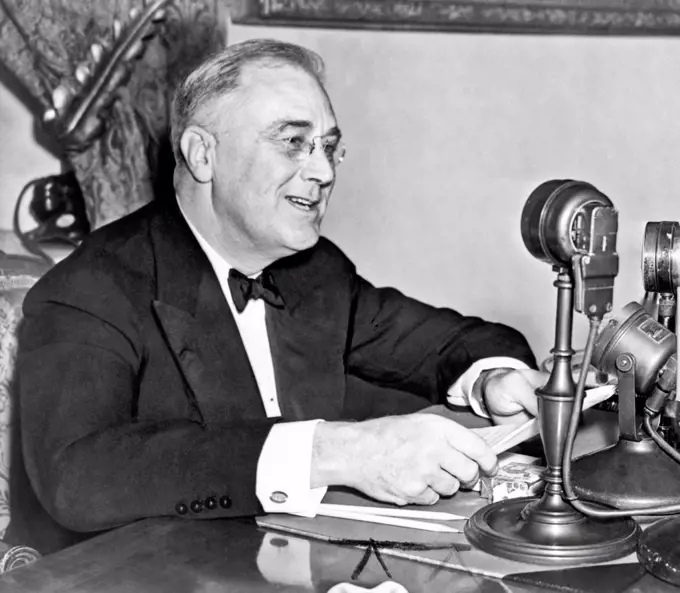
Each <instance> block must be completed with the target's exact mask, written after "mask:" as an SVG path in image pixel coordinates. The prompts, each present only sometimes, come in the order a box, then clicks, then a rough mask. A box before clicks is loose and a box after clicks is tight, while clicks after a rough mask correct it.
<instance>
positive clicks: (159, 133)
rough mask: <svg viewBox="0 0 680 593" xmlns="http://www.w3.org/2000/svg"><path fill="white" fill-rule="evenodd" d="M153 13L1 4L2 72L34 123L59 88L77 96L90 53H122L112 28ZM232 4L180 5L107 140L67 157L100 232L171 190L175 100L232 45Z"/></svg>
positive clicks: (210, 0) (168, 15) (123, 100)
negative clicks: (212, 57) (207, 59)
mask: <svg viewBox="0 0 680 593" xmlns="http://www.w3.org/2000/svg"><path fill="white" fill-rule="evenodd" d="M145 4H147V2H145V1H144V0H95V1H94V2H93V1H92V0H0V65H4V66H5V67H6V68H7V69H8V70H9V72H10V73H11V74H13V75H14V76H15V77H16V79H17V80H18V81H19V83H20V84H22V85H23V87H24V88H25V90H26V91H27V92H28V94H30V96H31V97H32V98H33V99H34V100H35V105H34V107H35V116H36V118H38V119H42V117H43V115H44V113H45V112H46V111H48V110H50V109H52V108H53V107H54V104H55V103H56V100H55V97H54V91H55V89H56V88H57V87H63V88H65V89H67V90H69V92H71V93H76V92H77V90H78V89H79V88H80V86H79V84H80V83H79V81H78V77H77V76H76V72H77V70H78V68H79V66H80V65H83V64H84V63H87V61H88V60H90V61H91V57H90V55H91V53H93V52H92V45H93V44H95V43H96V44H98V45H99V46H100V49H101V46H103V47H105V48H107V47H108V48H111V47H115V42H116V37H115V35H114V21H115V23H118V24H117V25H116V26H120V23H123V24H124V23H126V22H129V20H130V19H131V18H132V17H131V14H138V12H134V11H139V10H141V9H142V8H143V7H144V6H145ZM224 5H225V3H224V2H223V1H222V0H174V1H172V2H171V3H170V4H169V5H168V8H167V9H166V10H165V19H164V23H163V25H162V31H161V33H160V34H159V35H157V36H156V37H154V38H153V39H152V40H151V41H150V42H149V45H148V47H146V48H145V51H144V54H143V57H142V59H140V60H137V61H136V62H135V64H134V66H131V68H132V75H131V77H130V79H129V81H128V82H127V83H126V84H125V85H124V86H122V87H121V88H118V89H116V90H115V97H116V98H115V101H114V102H113V104H112V105H111V107H110V109H109V110H107V114H108V117H107V120H106V124H105V128H104V132H103V134H101V135H99V136H97V137H96V139H95V140H93V141H92V143H91V144H90V145H89V146H88V147H87V148H85V149H84V150H80V151H78V152H70V153H69V154H65V155H64V160H65V161H66V165H67V167H70V168H72V169H73V170H74V171H75V173H76V176H77V178H78V182H79V183H80V186H81V188H82V191H83V195H84V198H85V201H86V204H87V210H88V217H89V219H90V225H91V227H92V228H93V229H94V228H97V227H99V226H102V225H103V224H106V223H108V222H111V221H113V220H115V219H117V218H119V217H120V216H122V215H124V214H127V213H129V212H132V211H133V210H136V209H137V208H139V207H140V206H142V205H143V204H145V203H147V202H149V201H150V200H151V199H152V198H153V197H154V195H160V194H159V192H160V191H163V190H167V188H168V187H171V182H172V158H171V152H170V150H169V144H168V142H167V129H168V114H169V102H170V101H169V99H170V97H171V94H172V92H173V90H174V87H175V85H176V83H177V81H178V79H179V77H181V76H182V75H183V74H185V73H186V72H187V70H188V69H190V68H192V67H193V66H194V65H195V63H196V62H197V61H198V60H200V59H201V58H202V57H203V56H205V55H206V54H207V53H210V52H212V51H215V50H216V49H218V48H219V47H223V46H224V45H225V44H226V15H225V14H224ZM131 11H133V12H132V13H131ZM94 53H98V52H94ZM86 70H87V68H86ZM80 74H81V78H82V75H83V72H82V71H81V73H80Z"/></svg>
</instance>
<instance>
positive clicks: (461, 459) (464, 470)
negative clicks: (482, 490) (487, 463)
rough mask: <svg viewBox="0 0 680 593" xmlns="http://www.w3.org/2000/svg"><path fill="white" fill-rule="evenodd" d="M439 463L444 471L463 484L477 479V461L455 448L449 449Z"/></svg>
mask: <svg viewBox="0 0 680 593" xmlns="http://www.w3.org/2000/svg"><path fill="white" fill-rule="evenodd" d="M440 465H441V468H442V470H443V471H444V472H446V473H447V474H449V475H451V476H453V477H454V478H456V479H458V480H459V481H460V482H461V483H463V484H469V483H470V482H472V483H473V484H474V483H475V482H476V481H477V480H478V479H479V466H478V465H477V463H476V462H475V461H473V460H472V459H470V458H469V457H467V456H466V455H463V454H462V453H461V452H460V451H456V450H455V449H454V450H450V451H449V453H448V454H447V455H446V457H445V459H444V460H443V461H442V463H441V464H440ZM437 492H439V491H437Z"/></svg>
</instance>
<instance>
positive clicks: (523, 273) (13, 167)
mask: <svg viewBox="0 0 680 593" xmlns="http://www.w3.org/2000/svg"><path fill="white" fill-rule="evenodd" d="M263 36H266V37H276V38H279V39H285V40H288V41H293V42H296V43H300V44H302V45H305V46H307V47H310V48H312V49H314V50H317V51H318V52H319V53H321V55H322V56H323V57H324V58H325V60H326V65H327V70H328V88H329V92H330V94H331V97H332V99H333V101H334V105H335V109H336V114H337V116H338V120H339V123H340V125H341V127H342V129H343V133H344V137H345V140H346V143H347V147H348V153H347V158H346V161H345V162H344V163H343V164H342V166H341V168H340V169H339V170H338V181H337V185H336V189H335V193H334V196H333V200H332V203H331V208H330V210H329V213H328V215H327V218H326V223H325V229H324V231H325V234H326V235H327V236H329V237H330V238H331V239H333V240H334V241H336V242H337V243H338V244H339V245H340V246H341V247H342V248H343V249H344V250H345V251H346V253H347V254H348V255H349V256H350V257H351V258H352V259H353V260H354V261H355V262H356V264H357V266H358V268H359V271H360V273H362V274H363V275H364V276H365V277H367V278H368V279H369V280H371V281H372V282H374V283H375V284H377V285H393V286H396V287H398V288H400V289H401V290H402V291H404V292H405V293H406V294H409V295H411V296H414V297H417V298H419V299H422V300H424V301H426V302H429V303H432V304H435V305H438V306H439V305H441V306H451V307H453V308H455V309H458V310H459V311H461V312H463V313H466V314H476V315H481V316H483V317H486V318H490V319H494V320H498V321H503V322H505V323H509V324H511V325H514V326H516V327H517V328H519V329H520V330H522V331H523V332H524V333H525V334H526V335H527V337H528V338H529V341H530V343H531V344H532V346H533V347H534V349H535V351H536V354H537V356H538V358H539V359H542V358H544V357H545V356H547V355H548V351H549V349H550V348H551V346H552V344H553V339H554V323H555V322H554V319H555V289H554V288H553V285H552V283H553V281H554V279H555V275H554V273H553V272H552V271H551V269H550V266H548V265H547V264H544V263H541V262H538V261H537V260H535V259H533V258H532V257H531V256H530V255H529V253H528V252H527V251H526V249H525V248H524V245H523V243H522V239H521V235H520V225H519V220H520V214H521V210H522V207H523V206H524V203H525V201H526V199H527V197H528V196H529V194H530V193H531V191H532V190H533V189H534V188H535V187H536V186H537V185H539V184H540V183H542V182H543V181H546V180H548V179H553V178H575V179H581V180H584V181H588V182H590V183H593V184H594V185H596V186H597V187H598V188H599V189H600V190H601V191H603V192H604V193H605V194H607V195H608V196H609V197H610V198H611V199H612V201H613V202H614V204H615V205H616V207H617V208H618V210H619V225H620V226H619V235H618V244H619V249H618V251H619V254H620V257H621V273H620V275H619V278H617V283H616V301H615V304H616V306H617V307H619V306H623V305H624V304H625V303H627V302H629V301H630V300H638V299H639V298H640V297H641V296H642V278H641V273H640V247H641V243H642V236H643V230H644V226H645V223H646V222H647V221H651V220H677V219H678V217H679V216H680V212H679V211H678V206H677V201H676V191H677V189H676V185H677V183H676V178H675V174H676V168H677V167H676V166H675V162H676V160H677V157H678V153H679V149H680V117H678V116H677V115H676V106H677V105H678V97H680V40H678V39H672V38H608V37H569V36H552V37H542V36H505V35H488V34H451V33H414V32H383V31H356V30H355V31H346V30H325V29H305V28H280V27H249V26H238V25H232V26H231V27H230V31H229V42H230V43H235V42H238V41H241V40H244V39H246V38H251V37H263ZM22 109H23V106H21V105H17V104H16V102H15V100H14V98H13V97H12V96H11V95H9V93H8V92H7V91H6V89H3V88H2V87H0V126H1V127H0V134H2V137H4V138H6V139H7V138H9V140H6V141H5V142H3V143H0V189H1V190H2V201H1V202H0V228H3V227H4V228H10V226H11V211H12V209H13V207H14V200H15V199H16V195H17V193H18V191H19V189H20V188H21V186H22V185H23V184H24V183H26V182H27V181H28V180H30V179H32V178H33V177H38V176H41V175H44V174H48V173H56V172H58V170H59V165H58V162H57V161H56V160H55V159H54V158H53V157H51V155H49V154H47V153H45V151H44V150H42V149H41V148H40V147H38V146H37V145H36V144H35V140H34V139H33V137H32V131H31V129H30V128H31V125H32V124H31V120H30V117H27V113H26V112H25V109H24V110H23V111H22ZM586 330H587V321H586V319H585V317H583V316H577V317H576V319H575V341H574V346H575V347H577V348H580V347H583V342H584V340H585V332H586Z"/></svg>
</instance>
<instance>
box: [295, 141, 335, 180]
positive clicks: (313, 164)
mask: <svg viewBox="0 0 680 593" xmlns="http://www.w3.org/2000/svg"><path fill="white" fill-rule="evenodd" d="M301 174H302V177H303V179H305V180H306V181H315V182H316V183H318V184H319V185H328V184H330V183H332V182H333V179H335V167H334V166H333V164H332V163H331V162H330V161H329V160H328V157H327V156H326V153H325V152H324V151H323V149H321V148H319V147H318V146H315V147H314V150H312V153H311V154H310V155H309V157H307V159H306V160H305V162H304V164H303V165H302V169H301Z"/></svg>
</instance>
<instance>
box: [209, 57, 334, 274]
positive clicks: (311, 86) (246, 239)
mask: <svg viewBox="0 0 680 593" xmlns="http://www.w3.org/2000/svg"><path fill="white" fill-rule="evenodd" d="M214 109H215V110H216V111H215V112H214V113H213V114H212V117H213V118H214V121H218V122H224V123H220V124H219V125H218V132H217V134H216V137H217V146H216V148H215V170H214V172H213V178H212V183H213V186H212V200H213V207H214V209H215V212H216V214H217V217H218V223H219V225H220V230H221V233H223V234H224V237H223V239H224V240H226V241H227V243H229V244H232V245H234V244H235V245H237V246H238V248H239V250H248V251H250V250H255V252H256V253H257V254H259V255H260V256H262V257H264V258H265V259H267V258H269V259H271V260H272V261H273V260H276V259H279V258H281V257H285V256H287V255H290V254H291V253H294V252H297V251H301V250H303V249H307V248H309V247H312V246H313V245H314V244H315V243H316V242H317V241H318V239H319V233H320V228H321V221H322V219H323V217H324V214H325V213H326V207H327V205H328V200H329V198H330V194H331V190H332V188H333V182H334V180H335V170H334V165H333V163H332V159H331V160H330V162H329V159H328V157H327V156H326V154H325V153H324V150H323V146H322V145H321V142H320V141H319V140H316V141H315V148H314V150H313V152H312V154H311V155H309V156H307V155H306V154H305V155H304V156H303V157H302V160H300V159H299V158H295V157H296V148H297V147H299V146H300V145H302V144H303V143H304V141H305V140H307V141H311V140H312V139H313V138H314V137H317V136H320V137H321V138H322V140H323V141H324V142H328V143H329V144H330V146H331V148H332V146H334V143H338V142H339V140H340V132H339V130H338V128H337V126H336V121H335V116H334V114H333V109H332V107H331V105H330V102H329V100H328V97H327V96H326V94H325V92H324V91H323V90H322V89H321V88H320V87H319V85H318V83H317V82H316V81H315V80H314V78H313V77H311V76H310V75H309V74H307V73H306V72H304V71H303V70H301V69H299V68H295V67H292V66H287V65H286V66H278V67H267V66H262V65H260V66H250V67H246V68H245V69H244V71H243V72H242V74H241V88H240V89H239V90H238V91H237V92H236V94H235V95H233V96H231V97H227V98H226V99H224V100H221V101H218V102H217V103H216V105H215V107H214ZM222 113H224V115H222ZM297 152H299V151H297ZM298 157H299V155H298Z"/></svg>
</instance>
